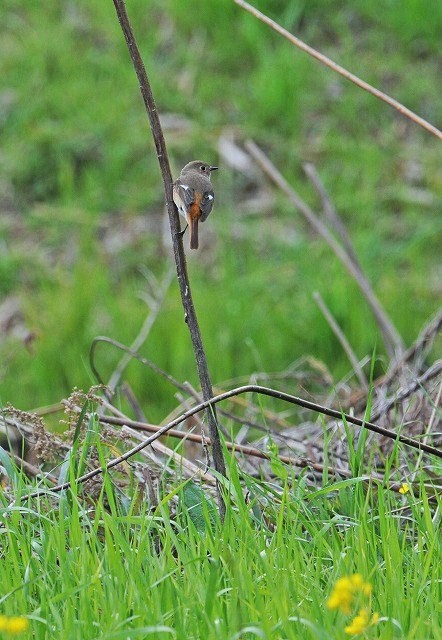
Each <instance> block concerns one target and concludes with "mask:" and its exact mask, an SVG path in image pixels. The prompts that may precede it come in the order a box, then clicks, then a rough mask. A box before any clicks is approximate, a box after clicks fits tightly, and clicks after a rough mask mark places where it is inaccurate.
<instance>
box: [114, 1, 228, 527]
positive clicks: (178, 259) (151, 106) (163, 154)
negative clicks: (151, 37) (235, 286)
mask: <svg viewBox="0 0 442 640" xmlns="http://www.w3.org/2000/svg"><path fill="white" fill-rule="evenodd" d="M113 2H114V6H115V10H116V12H117V16H118V20H119V22H120V26H121V29H122V31H123V33H124V37H125V39H126V43H127V46H128V50H129V53H130V56H131V59H132V63H133V66H134V69H135V72H136V74H137V77H138V82H139V85H140V90H141V94H142V96H143V100H144V104H145V107H146V112H147V115H148V118H149V122H150V128H151V130H152V136H153V139H154V142H155V147H156V151H157V157H158V162H159V165H160V168H161V174H162V177H163V183H164V191H165V196H166V205H167V212H168V216H169V224H170V230H171V234H172V242H173V250H174V255H175V263H176V269H177V277H178V283H179V287H180V293H181V300H182V304H183V307H184V314H185V320H186V322H187V324H188V327H189V331H190V336H191V340H192V346H193V350H194V353H195V359H196V365H197V369H198V376H199V380H200V384H201V390H202V392H203V398H204V399H205V400H206V401H208V400H209V399H210V398H212V397H213V390H212V383H211V380H210V375H209V368H208V365H207V358H206V353H205V350H204V345H203V341H202V337H201V332H200V328H199V324H198V318H197V314H196V311H195V307H194V304H193V299H192V294H191V290H190V282H189V276H188V274H187V265H186V258H185V254H184V248H183V240H182V236H181V235H180V222H179V216H178V211H177V209H176V207H175V204H174V202H173V197H172V174H171V171H170V165H169V160H168V156H167V148H166V143H165V140H164V135H163V130H162V128H161V124H160V119H159V116H158V111H157V107H156V104H155V99H154V97H153V93H152V89H151V87H150V83H149V80H148V77H147V73H146V69H145V67H144V64H143V60H142V58H141V54H140V51H139V49H138V45H137V42H136V40H135V36H134V34H133V31H132V27H131V25H130V21H129V18H128V15H127V12H126V8H125V6H124V2H123V0H113ZM206 418H207V423H208V426H209V433H210V438H211V442H212V458H213V465H214V467H215V470H216V471H217V472H218V473H219V474H220V475H222V476H225V475H226V467H225V462H224V456H223V451H222V446H221V440H220V436H219V431H218V420H217V417H216V409H215V406H214V405H210V403H208V404H207V405H206ZM217 493H218V506H219V511H220V515H221V518H223V517H224V515H225V504H224V499H223V496H222V492H221V485H220V483H219V482H218V484H217Z"/></svg>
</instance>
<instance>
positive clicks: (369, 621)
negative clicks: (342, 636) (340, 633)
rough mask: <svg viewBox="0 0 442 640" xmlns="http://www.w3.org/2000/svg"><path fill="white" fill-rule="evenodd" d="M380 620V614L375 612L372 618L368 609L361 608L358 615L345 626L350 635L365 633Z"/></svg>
mask: <svg viewBox="0 0 442 640" xmlns="http://www.w3.org/2000/svg"><path fill="white" fill-rule="evenodd" d="M378 620H379V614H377V613H374V614H373V615H372V616H371V618H370V612H369V610H368V609H361V610H360V611H359V613H358V615H357V616H355V617H354V618H353V620H352V621H351V622H350V624H349V625H347V626H346V627H345V628H344V631H345V633H348V635H350V636H356V635H359V634H360V633H364V631H366V630H367V629H368V627H371V626H372V625H374V624H376V622H377V621H378Z"/></svg>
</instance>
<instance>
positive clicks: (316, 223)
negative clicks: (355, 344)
mask: <svg viewBox="0 0 442 640" xmlns="http://www.w3.org/2000/svg"><path fill="white" fill-rule="evenodd" d="M245 147H246V149H247V151H248V152H249V153H250V155H251V156H252V158H253V159H254V160H255V161H256V162H257V164H258V165H259V166H260V167H261V169H262V170H263V171H264V173H265V174H266V175H267V176H268V177H269V178H270V179H271V180H272V181H273V182H274V183H275V184H276V186H278V187H279V188H280V189H281V191H283V192H284V193H285V194H286V196H287V197H288V198H289V200H290V202H292V204H293V205H294V206H295V207H296V208H297V209H298V211H299V212H300V213H301V214H302V215H303V216H304V218H305V219H306V220H307V222H308V223H309V224H310V225H311V226H312V227H313V229H314V230H315V231H316V232H317V233H319V235H321V236H322V237H323V238H324V240H325V241H326V242H327V244H328V245H329V246H330V247H331V249H332V250H333V252H334V253H335V255H336V256H337V257H338V258H339V260H340V261H341V262H342V263H343V265H344V266H345V267H346V269H347V271H348V272H349V273H350V275H351V276H352V277H353V279H354V280H355V282H356V283H357V285H358V286H359V288H360V290H361V291H362V293H363V294H364V296H365V298H366V300H367V302H368V304H369V306H370V308H371V310H372V312H373V315H374V317H375V319H376V322H377V323H378V326H379V328H380V330H381V333H382V337H383V340H384V344H385V348H386V349H387V352H388V354H389V355H390V357H392V358H397V357H398V356H399V355H400V354H401V353H402V351H403V348H404V347H403V342H402V338H401V337H400V335H399V333H398V331H397V330H396V328H395V326H394V325H393V323H392V322H391V320H390V318H389V317H388V315H387V313H386V312H385V310H384V308H383V307H382V305H381V303H380V302H379V300H378V299H377V297H376V295H375V293H374V291H373V289H372V286H371V284H370V282H369V281H368V280H367V278H366V277H365V275H364V274H363V273H362V270H361V268H360V267H359V266H356V264H355V263H354V261H353V260H352V259H351V258H349V256H348V254H347V252H346V250H345V249H344V247H343V246H342V245H341V244H340V243H339V242H338V241H337V240H336V238H335V236H334V235H333V234H332V233H331V232H330V231H329V229H328V227H327V226H326V225H325V224H324V223H323V222H322V220H321V219H320V218H318V216H317V215H316V213H315V212H314V211H313V210H312V209H311V208H310V207H309V206H308V204H307V203H306V202H305V201H304V200H303V199H302V198H301V197H300V196H299V195H298V194H297V193H296V191H295V190H294V189H293V187H292V186H291V185H290V184H289V183H288V182H287V180H286V179H285V178H284V176H283V175H282V174H281V173H280V171H278V169H277V168H276V167H275V165H274V164H273V163H272V162H271V161H270V160H269V158H268V157H267V156H266V154H265V153H264V152H263V151H262V150H261V149H260V148H259V147H258V145H257V144H255V143H254V142H253V141H252V140H247V141H246V142H245Z"/></svg>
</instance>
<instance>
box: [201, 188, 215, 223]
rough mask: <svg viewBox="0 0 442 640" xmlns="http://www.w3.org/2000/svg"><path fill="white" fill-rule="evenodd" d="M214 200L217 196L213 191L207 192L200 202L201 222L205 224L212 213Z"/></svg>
mask: <svg viewBox="0 0 442 640" xmlns="http://www.w3.org/2000/svg"><path fill="white" fill-rule="evenodd" d="M214 200H215V194H214V193H213V191H206V192H205V194H204V196H203V197H202V199H201V202H200V209H201V218H200V220H201V222H204V220H206V218H207V216H208V215H209V213H210V212H211V211H212V207H213V202H214Z"/></svg>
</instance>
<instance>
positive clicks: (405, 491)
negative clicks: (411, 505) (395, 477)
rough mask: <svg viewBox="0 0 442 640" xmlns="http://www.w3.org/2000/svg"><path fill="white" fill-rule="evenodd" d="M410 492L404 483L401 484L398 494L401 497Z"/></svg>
mask: <svg viewBox="0 0 442 640" xmlns="http://www.w3.org/2000/svg"><path fill="white" fill-rule="evenodd" d="M409 491H410V487H409V486H408V484H407V483H406V482H403V483H402V486H401V488H400V489H399V493H402V495H404V494H406V493H408V492H409Z"/></svg>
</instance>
